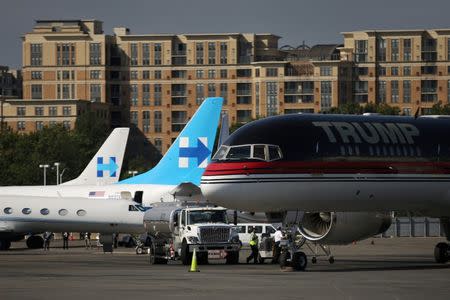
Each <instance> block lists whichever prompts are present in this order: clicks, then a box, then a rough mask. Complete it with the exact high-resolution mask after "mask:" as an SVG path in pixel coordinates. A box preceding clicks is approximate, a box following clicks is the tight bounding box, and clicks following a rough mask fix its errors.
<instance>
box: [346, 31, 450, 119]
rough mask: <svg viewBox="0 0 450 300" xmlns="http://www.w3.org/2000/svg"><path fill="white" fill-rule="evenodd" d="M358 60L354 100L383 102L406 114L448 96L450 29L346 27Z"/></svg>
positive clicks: (349, 54) (349, 50)
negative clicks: (359, 29)
mask: <svg viewBox="0 0 450 300" xmlns="http://www.w3.org/2000/svg"><path fill="white" fill-rule="evenodd" d="M343 36H344V47H342V48H341V60H348V61H351V62H352V63H354V75H355V76H354V82H353V97H352V99H353V101H355V102H359V103H367V102H384V103H387V104H389V105H391V106H398V107H400V109H401V110H402V112H403V113H404V114H406V115H411V114H414V113H415V112H416V111H417V110H419V113H421V114H428V113H429V112H430V109H431V107H432V106H433V105H434V104H435V103H437V102H439V101H440V102H442V103H443V104H447V103H449V102H450V92H449V91H450V29H435V30H381V31H354V32H344V33H343Z"/></svg>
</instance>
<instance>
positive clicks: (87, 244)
mask: <svg viewBox="0 0 450 300" xmlns="http://www.w3.org/2000/svg"><path fill="white" fill-rule="evenodd" d="M84 246H85V247H86V250H87V249H91V233H90V232H85V233H84Z"/></svg>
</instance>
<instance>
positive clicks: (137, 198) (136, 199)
mask: <svg viewBox="0 0 450 300" xmlns="http://www.w3.org/2000/svg"><path fill="white" fill-rule="evenodd" d="M143 198H144V191H136V192H135V193H134V202H137V203H139V204H142V199H143Z"/></svg>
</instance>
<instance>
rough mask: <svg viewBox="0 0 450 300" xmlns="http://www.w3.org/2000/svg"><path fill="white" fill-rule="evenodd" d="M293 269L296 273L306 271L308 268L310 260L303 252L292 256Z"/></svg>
mask: <svg viewBox="0 0 450 300" xmlns="http://www.w3.org/2000/svg"><path fill="white" fill-rule="evenodd" d="M291 264H292V268H293V269H294V270H296V271H304V270H305V269H306V266H307V265H308V259H307V258H306V254H305V253H303V252H295V253H294V254H293V255H292V261H291Z"/></svg>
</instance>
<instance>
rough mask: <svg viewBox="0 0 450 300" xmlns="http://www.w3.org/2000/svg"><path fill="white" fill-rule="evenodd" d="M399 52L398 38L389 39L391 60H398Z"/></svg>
mask: <svg viewBox="0 0 450 300" xmlns="http://www.w3.org/2000/svg"><path fill="white" fill-rule="evenodd" d="M399 52H400V51H399V47H398V39H393V40H391V61H398V56H399Z"/></svg>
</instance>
